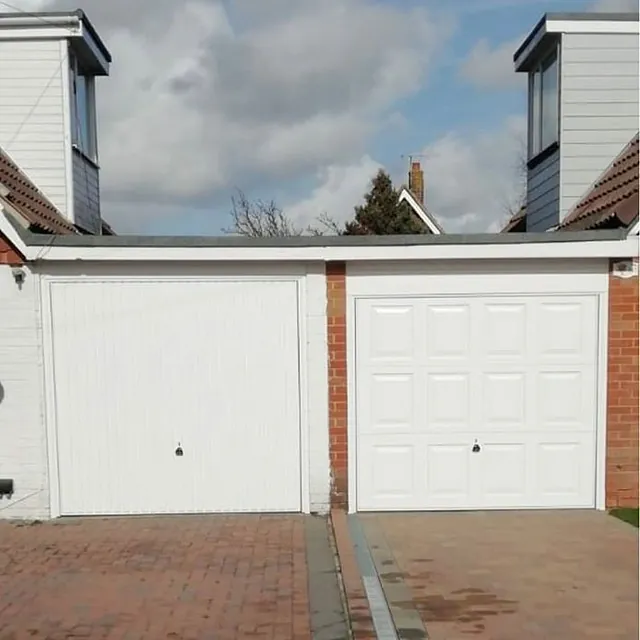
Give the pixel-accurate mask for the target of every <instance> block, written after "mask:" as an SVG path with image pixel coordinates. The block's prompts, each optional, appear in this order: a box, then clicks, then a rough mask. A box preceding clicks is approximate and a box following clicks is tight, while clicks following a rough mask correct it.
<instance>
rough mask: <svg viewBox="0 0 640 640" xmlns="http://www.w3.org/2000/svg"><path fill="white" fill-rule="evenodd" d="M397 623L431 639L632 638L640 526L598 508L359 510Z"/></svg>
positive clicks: (412, 634)
mask: <svg viewBox="0 0 640 640" xmlns="http://www.w3.org/2000/svg"><path fill="white" fill-rule="evenodd" d="M358 517H359V519H360V521H361V523H362V525H363V529H364V532H365V536H366V538H367V543H368V545H369V547H370V548H371V553H372V555H373V556H374V560H375V562H376V569H377V572H378V574H379V575H380V578H381V582H382V586H383V588H384V590H385V593H386V595H387V600H388V601H389V603H390V608H391V611H392V613H393V614H394V618H395V622H396V627H398V628H402V627H403V626H404V627H407V626H410V627H412V628H411V629H409V630H408V631H406V635H404V636H402V634H401V636H402V637H406V638H413V639H417V638H421V637H425V636H424V635H423V634H422V633H421V632H420V631H419V630H418V629H416V625H415V624H414V622H415V621H414V622H412V620H411V616H412V615H415V614H416V612H417V614H418V615H415V617H416V618H417V619H418V625H417V626H420V624H419V622H420V619H421V620H422V623H423V625H424V627H426V631H427V632H428V634H429V639H430V640H460V639H462V638H479V639H482V640H484V639H490V640H556V639H557V640H583V639H585V638H603V639H604V638H606V639H607V640H635V639H637V638H638V530H637V529H634V528H633V527H631V526H630V525H628V524H626V523H623V522H620V521H619V520H616V519H615V518H613V517H612V516H609V515H607V514H605V513H602V512H596V511H554V512H550V511H545V512H539V511H528V512H513V511H511V512H474V513H451V514H445V513H432V514H385V515H378V514H375V515H374V514H366V515H360V516H358Z"/></svg>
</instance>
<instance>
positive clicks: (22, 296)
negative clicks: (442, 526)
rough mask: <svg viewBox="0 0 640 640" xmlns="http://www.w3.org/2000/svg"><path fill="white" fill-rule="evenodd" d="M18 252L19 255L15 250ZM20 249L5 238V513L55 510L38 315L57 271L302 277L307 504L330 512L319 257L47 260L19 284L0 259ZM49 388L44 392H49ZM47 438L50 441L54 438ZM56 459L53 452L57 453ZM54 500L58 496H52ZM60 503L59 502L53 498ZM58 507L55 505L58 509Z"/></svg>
mask: <svg viewBox="0 0 640 640" xmlns="http://www.w3.org/2000/svg"><path fill="white" fill-rule="evenodd" d="M14 256H15V257H14ZM16 257H17V258H19V256H16V255H15V254H14V252H13V250H11V249H10V248H9V246H8V245H7V244H6V243H3V244H0V309H1V310H2V312H1V313H0V385H2V390H3V392H4V397H3V398H2V399H1V400H0V437H1V440H0V441H1V442H2V447H0V478H13V479H14V484H15V488H16V493H15V494H14V496H13V497H12V498H11V499H7V498H5V499H3V500H1V501H0V518H12V517H13V518H45V517H48V516H49V514H50V494H52V495H53V496H54V497H55V495H56V490H55V486H54V485H53V484H52V489H51V492H50V491H49V486H50V483H56V482H57V476H56V473H55V462H54V463H53V464H52V467H51V469H52V471H51V473H52V475H51V478H49V472H48V469H49V465H48V460H49V458H50V456H52V451H54V448H52V447H51V442H53V441H54V437H55V432H54V431H53V430H52V429H53V426H52V425H54V422H55V421H54V416H55V410H54V406H53V399H54V397H55V396H54V393H53V388H54V381H53V379H52V378H51V369H50V367H47V353H48V351H47V349H48V342H47V340H46V335H47V331H46V327H45V326H44V325H45V323H46V318H42V320H41V315H40V304H41V302H40V300H41V297H40V296H41V293H40V292H41V290H42V291H44V290H45V289H46V287H47V283H48V282H51V281H55V280H57V279H64V280H65V281H67V282H69V281H77V280H78V279H81V280H86V279H91V278H96V279H101V278H105V277H106V278H116V279H121V278H122V279H126V278H127V277H130V278H136V279H139V278H141V277H142V278H145V277H150V278H156V277H164V278H167V277H169V278H171V279H174V278H181V277H184V278H187V279H194V278H196V279H197V278H198V277H206V278H209V279H210V278H211V277H217V276H220V277H221V278H223V279H224V278H229V277H232V278H253V277H255V276H256V274H257V275H259V276H260V277H261V278H263V277H268V275H269V274H270V273H273V274H274V276H282V275H286V276H289V275H291V276H293V277H299V294H300V305H301V306H300V309H301V316H300V317H301V326H300V336H299V337H300V354H301V370H300V381H301V387H300V394H301V395H300V409H301V415H302V419H301V429H302V435H301V451H302V458H301V466H302V468H303V469H304V472H303V477H302V494H303V506H304V508H305V509H306V510H309V511H311V512H317V513H326V512H327V511H328V509H329V503H330V463H329V448H330V444H329V430H328V411H329V403H328V397H329V385H328V370H327V366H326V363H327V307H326V300H327V298H326V280H325V270H324V265H323V264H322V263H312V264H297V265H290V264H287V265H274V264H269V265H265V264H260V265H256V264H255V263H253V264H249V263H244V264H243V263H237V264H233V265H213V264H190V263H181V264H173V265H171V264H168V265H167V264H165V265H157V264H155V265H154V264H150V263H121V264H116V265H100V264H96V263H93V264H85V265H83V266H82V267H80V266H78V265H77V264H73V263H71V264H69V263H68V264H57V265H56V264H47V265H46V268H44V267H43V268H42V271H41V272H38V273H37V274H34V273H33V272H32V271H31V270H29V269H28V268H26V269H25V270H26V273H27V279H26V281H25V284H24V285H23V287H22V290H20V289H19V288H18V286H17V285H16V283H15V281H14V279H13V276H12V275H11V269H10V268H9V267H8V266H3V265H2V264H1V263H3V262H9V261H13V262H15V261H16V259H15V258H16ZM45 390H46V393H45ZM48 439H49V440H50V441H49V440H48ZM53 459H54V460H55V458H53ZM54 502H55V500H54ZM54 506H55V504H54ZM53 513H54V515H55V509H54V511H53Z"/></svg>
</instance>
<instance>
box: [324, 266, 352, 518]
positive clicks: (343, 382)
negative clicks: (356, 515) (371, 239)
mask: <svg viewBox="0 0 640 640" xmlns="http://www.w3.org/2000/svg"><path fill="white" fill-rule="evenodd" d="M346 304H347V299H346V265H345V263H344V262H330V263H328V264H327V336H328V369H329V437H330V439H331V441H330V457H331V506H332V507H341V508H345V509H346V507H347V504H348V498H349V496H348V481H349V480H348V465H347V458H348V449H347V447H348V437H347V426H348V416H347V384H348V382H347V307H346Z"/></svg>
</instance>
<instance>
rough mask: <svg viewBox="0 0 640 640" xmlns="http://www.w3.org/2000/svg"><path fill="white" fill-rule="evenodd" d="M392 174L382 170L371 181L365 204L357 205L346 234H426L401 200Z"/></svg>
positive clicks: (347, 225)
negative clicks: (390, 175)
mask: <svg viewBox="0 0 640 640" xmlns="http://www.w3.org/2000/svg"><path fill="white" fill-rule="evenodd" d="M399 197H400V193H399V192H398V191H397V190H396V189H395V188H394V186H393V183H392V182H391V178H390V177H389V174H388V173H387V172H386V171H384V170H383V169H380V170H379V171H378V173H377V174H376V175H375V177H374V178H373V180H372V181H371V189H370V191H369V193H367V194H366V195H365V197H364V200H365V202H364V204H363V205H358V206H357V207H355V218H354V220H352V221H351V222H347V223H346V225H345V230H344V232H343V233H344V235H352V236H353V235H376V236H382V235H398V234H416V233H427V229H426V227H425V225H424V223H423V222H422V220H420V219H419V218H418V216H416V214H415V212H414V211H412V210H411V207H409V205H408V204H407V203H406V202H399V201H398V199H399Z"/></svg>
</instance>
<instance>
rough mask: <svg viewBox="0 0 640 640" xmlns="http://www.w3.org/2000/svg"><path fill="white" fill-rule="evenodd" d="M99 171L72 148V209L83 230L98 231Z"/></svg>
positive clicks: (99, 224)
mask: <svg viewBox="0 0 640 640" xmlns="http://www.w3.org/2000/svg"><path fill="white" fill-rule="evenodd" d="M99 174H100V171H99V169H98V167H96V165H95V164H93V163H92V162H90V161H89V160H87V158H85V157H84V156H83V155H82V154H81V153H80V152H79V151H76V150H75V149H74V150H73V209H74V215H75V222H76V224H77V225H79V226H80V227H82V228H83V229H84V230H85V231H90V232H92V233H100V228H101V223H100V176H99Z"/></svg>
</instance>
